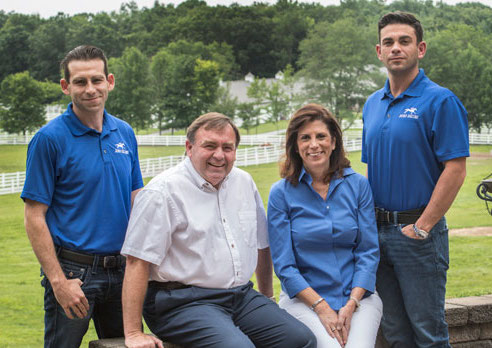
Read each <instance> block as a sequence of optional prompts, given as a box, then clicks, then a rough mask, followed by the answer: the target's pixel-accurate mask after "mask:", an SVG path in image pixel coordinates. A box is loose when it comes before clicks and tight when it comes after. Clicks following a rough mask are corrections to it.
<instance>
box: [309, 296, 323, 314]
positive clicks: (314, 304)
mask: <svg viewBox="0 0 492 348" xmlns="http://www.w3.org/2000/svg"><path fill="white" fill-rule="evenodd" d="M324 300H325V299H324V298H323V297H320V298H318V299H317V300H316V301H315V302H314V303H313V304H312V305H311V309H312V310H313V311H314V309H315V308H316V306H317V305H319V304H320V303H321V302H323V301H324Z"/></svg>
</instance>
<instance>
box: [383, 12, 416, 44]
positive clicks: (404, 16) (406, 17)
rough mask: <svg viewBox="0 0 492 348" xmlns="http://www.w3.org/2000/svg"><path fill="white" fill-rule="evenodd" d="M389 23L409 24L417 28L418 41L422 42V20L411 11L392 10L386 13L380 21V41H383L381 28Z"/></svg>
mask: <svg viewBox="0 0 492 348" xmlns="http://www.w3.org/2000/svg"><path fill="white" fill-rule="evenodd" d="M389 24H408V25H409V26H411V27H412V28H413V29H414V30H415V36H417V43H420V42H421V41H422V40H423V39H424V29H423V28H422V24H420V21H419V20H418V19H417V18H416V17H415V16H414V15H413V14H411V13H408V12H401V11H396V12H390V13H387V14H385V15H384V16H383V17H381V19H380V20H379V22H378V36H379V42H381V29H383V28H384V27H385V26H387V25H389Z"/></svg>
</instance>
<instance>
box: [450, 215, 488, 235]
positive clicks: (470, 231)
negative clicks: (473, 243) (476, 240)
mask: <svg viewBox="0 0 492 348" xmlns="http://www.w3.org/2000/svg"><path fill="white" fill-rule="evenodd" d="M490 218H491V219H492V216H491V217H490ZM449 235H450V236H488V237H492V226H487V227H468V228H456V229H452V230H449Z"/></svg>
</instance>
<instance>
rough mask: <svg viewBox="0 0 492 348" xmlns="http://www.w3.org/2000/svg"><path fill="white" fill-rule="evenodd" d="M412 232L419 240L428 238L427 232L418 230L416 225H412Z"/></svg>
mask: <svg viewBox="0 0 492 348" xmlns="http://www.w3.org/2000/svg"><path fill="white" fill-rule="evenodd" d="M413 232H415V235H416V236H417V237H419V238H421V239H426V238H427V237H429V232H427V231H425V230H423V229H420V228H418V227H417V225H416V224H413Z"/></svg>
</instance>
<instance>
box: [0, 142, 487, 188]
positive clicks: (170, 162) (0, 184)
mask: <svg viewBox="0 0 492 348" xmlns="http://www.w3.org/2000/svg"><path fill="white" fill-rule="evenodd" d="M141 137H144V139H140V141H142V142H147V145H165V141H168V143H167V146H171V145H184V139H185V137H184V136H164V137H153V136H139V137H137V140H138V138H141ZM152 138H156V139H152ZM163 139H167V140H164V142H162V141H163ZM172 139H175V140H172ZM283 139H284V137H283V136H276V135H273V136H272V135H269V136H253V135H251V136H244V137H242V138H241V144H242V145H260V146H255V147H251V148H245V149H239V150H237V153H236V163H235V165H236V166H238V167H246V166H250V165H257V164H264V163H272V162H276V161H278V160H279V158H280V156H281V155H282V153H283V151H284V146H283V144H282V142H283ZM172 141H175V143H171V142H172ZM158 142H161V143H158ZM179 142H182V143H179ZM0 143H1V137H0ZM470 144H474V145H478V144H492V134H473V133H472V134H470ZM139 145H143V144H142V143H141V142H139ZM344 146H345V150H346V151H348V152H351V151H360V149H361V148H362V139H361V137H360V136H357V135H353V137H352V136H351V137H344ZM183 158H184V156H167V157H159V158H147V159H142V160H140V169H141V171H142V176H143V177H144V178H150V177H154V176H156V175H157V174H159V173H160V172H162V171H163V170H166V169H168V168H171V167H173V166H175V165H176V164H178V163H179V162H181V161H182V160H183ZM25 177H26V173H25V172H16V173H0V195H5V194H10V193H16V192H21V191H22V187H23V186H24V180H25Z"/></svg>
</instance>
